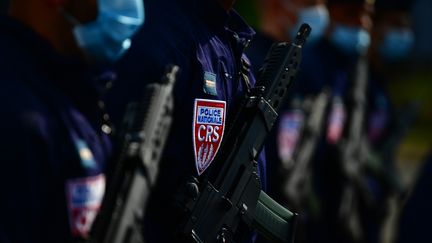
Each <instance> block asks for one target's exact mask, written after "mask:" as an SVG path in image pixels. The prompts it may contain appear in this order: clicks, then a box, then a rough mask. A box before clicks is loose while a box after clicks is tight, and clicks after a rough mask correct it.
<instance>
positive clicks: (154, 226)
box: [107, 0, 265, 242]
mask: <svg viewBox="0 0 432 243" xmlns="http://www.w3.org/2000/svg"><path fill="white" fill-rule="evenodd" d="M146 14H147V19H148V21H146V24H145V25H144V27H143V29H142V30H141V31H140V32H139V33H138V34H137V35H136V36H135V39H134V43H135V45H132V47H131V50H130V51H129V53H128V54H126V55H125V58H124V59H123V60H122V61H121V62H120V63H119V64H118V66H117V71H118V78H119V80H117V82H116V84H115V85H114V88H113V90H112V91H113V92H112V93H110V94H109V95H108V97H107V106H108V107H110V105H112V106H111V116H112V118H113V120H114V122H115V123H116V124H120V121H121V119H122V117H123V115H124V111H125V107H126V104H127V103H128V102H130V101H138V100H140V99H141V98H142V97H141V96H142V94H143V88H144V86H145V84H147V83H149V82H154V81H157V80H160V78H161V77H162V74H163V71H164V69H165V67H166V66H167V65H168V64H176V65H178V66H180V68H181V72H180V75H179V77H178V80H177V83H176V86H175V90H174V98H175V109H174V120H173V125H172V128H171V134H170V136H169V137H168V142H167V145H166V149H165V151H164V156H163V159H162V164H161V169H160V171H159V177H158V180H157V182H156V185H155V188H154V190H153V194H152V195H151V197H150V202H149V205H148V209H147V215H146V216H147V218H148V220H147V221H148V225H147V231H146V237H147V238H148V240H149V242H170V241H172V240H173V238H170V237H172V235H170V233H172V232H173V231H174V229H175V227H177V226H178V224H177V221H178V218H177V217H176V215H175V212H176V211H175V210H174V209H173V206H172V204H173V200H174V194H175V192H176V191H177V190H178V189H179V186H180V185H181V184H182V183H184V182H185V181H186V179H187V178H188V177H190V176H195V177H198V173H197V170H196V168H195V167H196V165H195V162H194V161H195V159H194V155H195V154H194V146H193V142H194V141H193V135H192V133H193V129H192V124H193V121H194V119H193V118H194V102H195V100H196V99H207V100H210V101H225V102H226V114H227V124H228V123H229V122H230V119H231V118H232V116H233V114H232V111H233V110H234V108H235V107H236V106H237V105H238V103H239V101H240V99H241V97H242V96H243V94H244V93H245V92H246V91H247V90H248V89H249V88H250V87H251V86H252V85H254V83H255V80H254V77H253V75H252V74H251V72H250V71H249V64H248V60H247V58H246V57H245V56H244V54H243V51H244V49H245V48H246V46H247V44H248V43H249V41H250V39H251V38H252V36H253V34H254V31H253V30H252V29H251V28H250V27H249V26H247V25H246V23H245V22H244V21H243V20H242V19H241V17H240V16H239V15H238V14H237V13H236V12H235V11H233V10H232V11H229V12H227V11H225V10H224V9H223V8H222V7H221V6H220V5H219V3H218V2H217V1H216V0H209V1H201V0H192V1H186V0H179V1H173V0H166V1H157V0H152V1H147V2H146ZM259 164H260V174H261V179H262V181H263V182H264V181H265V177H264V176H265V172H264V168H265V167H264V163H259Z"/></svg>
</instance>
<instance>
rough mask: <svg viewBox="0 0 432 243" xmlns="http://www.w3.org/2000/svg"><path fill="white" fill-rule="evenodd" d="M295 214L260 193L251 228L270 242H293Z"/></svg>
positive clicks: (263, 193)
mask: <svg viewBox="0 0 432 243" xmlns="http://www.w3.org/2000/svg"><path fill="white" fill-rule="evenodd" d="M296 222H297V214H296V213H292V212H291V211H289V210H288V209H286V208H284V207H283V206H281V205H280V204H278V203H277V202H276V201H274V200H273V199H272V198H271V197H269V196H268V195H267V194H266V193H265V192H263V191H261V193H260V195H259V199H258V203H257V206H256V208H255V213H254V219H253V223H252V224H253V228H255V229H256V230H257V231H258V232H259V233H260V234H261V235H263V236H264V237H265V238H267V239H269V240H271V241H272V242H284V243H291V242H294V232H295V228H296Z"/></svg>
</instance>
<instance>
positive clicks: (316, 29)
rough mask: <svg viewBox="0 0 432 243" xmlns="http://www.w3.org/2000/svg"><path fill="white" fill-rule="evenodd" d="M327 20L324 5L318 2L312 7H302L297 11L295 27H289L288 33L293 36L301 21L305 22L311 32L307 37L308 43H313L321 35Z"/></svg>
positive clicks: (327, 22) (326, 11) (328, 18)
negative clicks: (310, 28)
mask: <svg viewBox="0 0 432 243" xmlns="http://www.w3.org/2000/svg"><path fill="white" fill-rule="evenodd" d="M329 22H330V17H329V13H328V10H327V8H326V7H325V5H322V4H320V5H316V6H312V7H307V8H302V9H300V10H299V12H298V19H297V23H296V25H295V27H294V28H290V35H291V37H293V38H294V37H295V36H296V34H297V31H298V29H299V28H300V26H301V25H302V24H303V23H307V24H309V25H310V26H311V27H312V32H311V34H310V36H309V38H308V43H314V42H316V41H318V40H319V39H320V38H321V37H323V35H324V33H325V31H326V29H327V26H328V24H329Z"/></svg>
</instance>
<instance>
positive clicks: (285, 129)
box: [278, 109, 304, 164]
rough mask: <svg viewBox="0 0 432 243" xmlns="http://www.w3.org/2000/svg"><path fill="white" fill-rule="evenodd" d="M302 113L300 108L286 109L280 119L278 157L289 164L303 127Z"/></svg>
mask: <svg viewBox="0 0 432 243" xmlns="http://www.w3.org/2000/svg"><path fill="white" fill-rule="evenodd" d="M303 123H304V115H303V112H302V111H301V110H297V109H295V110H289V111H286V112H285V113H284V114H283V115H282V116H281V119H280V123H279V132H278V152H279V158H280V159H281V160H282V162H283V163H284V164H289V163H290V162H291V159H292V157H293V155H294V151H295V150H296V148H297V143H298V142H299V138H300V135H301V130H302V128H303Z"/></svg>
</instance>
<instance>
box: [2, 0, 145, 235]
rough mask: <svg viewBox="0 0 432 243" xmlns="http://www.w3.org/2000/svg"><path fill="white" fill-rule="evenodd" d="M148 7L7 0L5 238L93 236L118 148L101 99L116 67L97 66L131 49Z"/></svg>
mask: <svg viewBox="0 0 432 243" xmlns="http://www.w3.org/2000/svg"><path fill="white" fill-rule="evenodd" d="M143 11H144V9H143V4H142V2H141V1H135V0H121V1H109V0H99V1H96V0H93V1H78V0H12V1H10V8H9V16H7V17H6V16H4V17H1V19H0V25H1V27H0V53H1V55H0V70H1V72H0V73H1V77H0V82H1V87H2V88H1V89H0V117H1V118H2V119H1V121H0V128H1V129H2V140H1V142H0V154H1V159H0V160H1V162H2V169H1V170H0V193H1V195H2V197H1V200H0V215H1V217H0V241H1V242H72V241H75V240H79V239H83V238H86V237H87V236H88V233H89V230H90V227H91V225H92V222H93V220H94V218H95V216H96V214H97V212H98V209H99V207H100V204H101V200H102V197H103V195H104V189H105V175H104V172H105V166H106V163H107V161H108V158H109V155H110V150H111V145H110V142H109V137H108V135H109V134H110V132H111V128H110V126H109V122H108V121H107V119H106V118H107V117H106V114H105V112H104V111H103V103H101V102H100V99H99V92H100V91H101V90H102V89H103V86H104V84H103V83H104V82H105V81H106V80H111V75H107V74H103V75H102V76H100V75H99V74H100V72H98V71H97V70H100V69H101V68H102V67H103V66H104V65H105V64H108V63H110V62H113V61H115V60H117V59H118V58H119V57H120V56H121V55H122V54H123V52H124V51H126V49H127V48H128V46H129V45H130V39H129V38H130V37H131V35H132V34H133V33H134V32H135V31H136V30H137V28H138V27H139V26H140V25H141V24H142V23H143V18H144V13H143ZM124 19H127V20H128V21H123V20H124ZM93 70H95V71H94V72H93Z"/></svg>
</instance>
